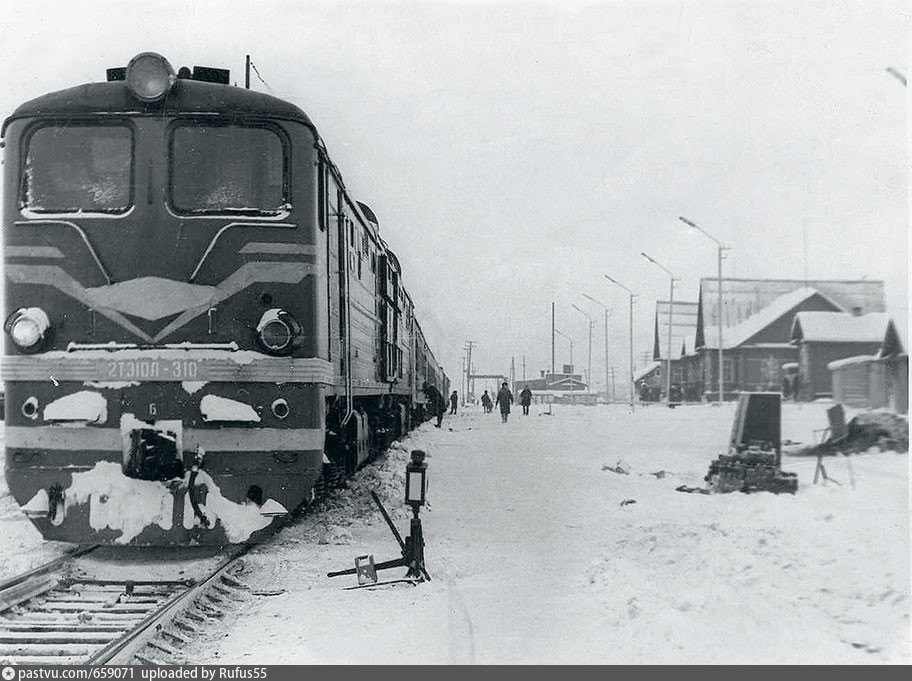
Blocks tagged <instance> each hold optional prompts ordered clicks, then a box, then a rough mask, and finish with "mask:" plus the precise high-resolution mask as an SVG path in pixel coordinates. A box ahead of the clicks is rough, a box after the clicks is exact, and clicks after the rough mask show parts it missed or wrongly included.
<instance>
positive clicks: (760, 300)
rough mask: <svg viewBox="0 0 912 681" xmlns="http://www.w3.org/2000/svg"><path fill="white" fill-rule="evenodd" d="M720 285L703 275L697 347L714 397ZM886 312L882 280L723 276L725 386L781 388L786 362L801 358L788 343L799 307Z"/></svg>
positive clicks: (708, 393) (733, 389)
mask: <svg viewBox="0 0 912 681" xmlns="http://www.w3.org/2000/svg"><path fill="white" fill-rule="evenodd" d="M718 293H719V286H718V280H717V279H715V278H704V279H701V280H700V293H699V300H698V302H697V328H696V335H695V339H694V346H695V348H696V350H697V352H698V354H699V360H698V361H697V362H696V368H697V373H698V375H699V376H700V377H701V378H702V383H703V386H702V390H703V394H704V396H705V397H706V398H707V399H713V398H714V396H715V395H716V393H717V390H718V380H719V378H718V352H719V345H720V343H719V338H718V336H719V332H718V323H719V319H720V310H719V302H718ZM856 308H858V309H859V310H860V311H861V312H862V313H869V312H883V311H884V309H885V305H884V285H883V282H882V281H869V280H861V281H820V280H814V281H806V282H805V281H802V280H794V279H722V310H721V319H722V343H721V345H722V358H723V371H724V373H723V388H724V394H725V397H726V398H730V397H731V396H732V395H733V394H735V393H737V392H739V391H743V390H779V389H780V388H781V382H782V374H783V371H782V365H784V364H787V363H791V362H798V350H797V348H796V346H795V345H793V344H791V343H790V342H789V339H790V332H791V328H792V323H793V321H794V319H795V315H796V314H798V313H799V312H840V313H846V312H849V311H851V310H853V309H856Z"/></svg>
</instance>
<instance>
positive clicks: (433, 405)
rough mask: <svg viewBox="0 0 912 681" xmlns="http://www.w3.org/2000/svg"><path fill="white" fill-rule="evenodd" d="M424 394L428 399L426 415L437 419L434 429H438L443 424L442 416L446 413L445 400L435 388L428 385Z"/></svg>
mask: <svg viewBox="0 0 912 681" xmlns="http://www.w3.org/2000/svg"><path fill="white" fill-rule="evenodd" d="M424 394H425V395H427V399H428V413H429V414H430V415H431V416H436V417H437V423H435V424H434V426H435V427H436V428H440V424H441V423H443V415H444V414H445V413H446V398H445V397H444V396H443V395H441V394H440V391H439V390H437V386H433V385H428V386H426V387H425V388H424Z"/></svg>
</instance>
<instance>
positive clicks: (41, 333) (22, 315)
mask: <svg viewBox="0 0 912 681" xmlns="http://www.w3.org/2000/svg"><path fill="white" fill-rule="evenodd" d="M50 328H51V321H50V320H49V319H48V316H47V314H46V313H45V311H44V310H42V309H41V308H40V307H23V308H19V309H18V310H16V311H15V312H14V313H13V314H12V315H10V318H9V319H7V321H6V330H7V332H8V333H9V335H10V337H12V339H13V342H14V343H15V344H16V345H18V346H19V347H20V348H22V349H29V348H34V347H36V346H37V345H38V344H39V343H40V342H41V341H42V340H43V339H44V337H45V335H47V332H48V329H50Z"/></svg>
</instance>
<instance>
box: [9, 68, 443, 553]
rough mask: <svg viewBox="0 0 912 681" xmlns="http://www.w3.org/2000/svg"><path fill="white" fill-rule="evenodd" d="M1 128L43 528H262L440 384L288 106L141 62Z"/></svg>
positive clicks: (44, 100)
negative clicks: (431, 388) (428, 389)
mask: <svg viewBox="0 0 912 681" xmlns="http://www.w3.org/2000/svg"><path fill="white" fill-rule="evenodd" d="M2 135H3V139H4V143H5V151H4V163H5V173H4V192H3V196H4V206H3V245H4V259H5V260H4V262H5V276H6V292H5V310H6V312H5V315H6V321H5V326H4V330H5V332H6V334H7V336H6V351H5V355H4V356H3V358H2V375H3V380H4V386H5V397H6V443H5V444H6V456H5V472H6V480H7V483H8V485H9V489H10V491H11V492H12V495H13V497H14V498H15V499H16V501H17V502H18V503H19V504H20V506H21V507H22V509H23V511H24V512H25V513H26V514H27V515H28V516H29V517H30V518H31V519H32V521H33V522H34V524H35V525H36V526H37V528H38V529H39V530H40V531H41V533H42V534H43V535H44V536H45V537H46V538H48V539H55V540H64V541H70V542H76V543H112V544H131V545H189V544H228V543H238V542H245V541H250V540H255V539H256V538H257V537H259V536H263V533H264V532H265V531H266V530H267V528H269V527H270V526H272V525H274V524H275V523H277V522H279V521H280V519H281V518H283V517H285V516H286V515H287V514H288V513H290V512H291V511H293V510H294V509H295V508H297V507H299V506H300V505H301V504H304V503H307V502H308V501H309V500H310V499H312V497H313V494H314V489H315V485H316V484H317V483H318V480H319V479H320V478H321V476H324V475H326V472H327V471H328V470H329V469H332V470H333V471H335V472H336V473H338V472H339V471H343V472H345V473H351V472H353V471H354V470H355V469H356V468H357V467H358V466H359V465H361V464H362V463H363V462H364V461H365V460H366V459H367V458H368V457H369V456H370V453H371V452H372V451H374V450H375V449H376V448H377V447H379V446H382V445H383V444H384V442H385V441H388V440H390V439H392V438H394V437H396V436H398V435H400V434H403V433H405V432H406V431H408V429H409V428H410V427H412V425H413V424H415V423H416V422H417V421H419V420H421V419H423V418H424V417H425V416H426V415H427V413H428V409H427V401H428V396H427V394H426V392H425V390H426V389H427V386H434V387H435V388H436V389H437V391H439V392H440V393H442V394H443V395H446V394H447V393H448V390H449V381H448V379H447V377H446V375H445V374H444V372H443V370H442V368H441V367H440V365H439V364H438V363H437V361H436V360H435V358H434V355H433V353H432V352H431V350H430V348H429V347H428V343H427V342H426V340H425V337H424V335H423V334H422V331H421V327H420V326H419V324H418V320H417V319H416V317H415V309H414V305H413V303H412V300H411V299H410V297H409V294H408V292H407V291H406V290H405V288H404V287H403V281H402V279H403V277H402V269H401V266H400V263H399V261H398V259H397V258H396V256H395V255H394V254H393V252H392V251H391V250H390V248H389V247H388V246H387V245H386V243H385V242H384V241H383V239H382V238H381V237H380V234H379V227H378V222H377V218H376V217H375V215H374V213H373V212H372V211H371V210H370V209H369V208H368V207H367V206H366V205H364V204H362V203H359V202H358V201H355V200H354V199H353V198H352V197H351V196H350V195H349V193H348V191H347V190H346V187H345V185H344V183H343V181H342V176H341V174H340V173H339V170H338V168H337V167H336V165H335V164H334V163H333V162H332V160H331V159H330V157H329V155H328V153H327V150H326V147H325V145H324V143H323V141H322V140H321V138H320V135H319V134H318V132H317V130H316V128H315V126H314V125H313V123H312V122H311V121H310V119H309V118H308V117H307V115H306V114H305V113H304V112H303V111H301V110H300V109H299V108H297V107H296V106H294V105H292V104H290V103H288V102H285V101H282V100H280V99H277V98H275V97H271V96H268V95H265V94H262V93H259V92H255V91H252V90H247V89H243V88H238V87H233V86H231V85H230V84H229V81H228V72H227V71H225V70H221V69H211V68H202V67H193V69H192V70H190V69H188V68H186V67H184V68H181V69H180V71H179V72H177V73H175V71H174V69H173V68H172V67H171V65H170V64H169V63H168V62H167V60H165V59H164V58H163V57H161V56H160V55H158V54H154V53H150V52H147V53H143V54H140V55H138V56H136V57H135V58H133V59H132V60H131V61H130V63H129V65H128V66H127V67H126V68H125V69H123V68H116V69H109V70H108V73H107V81H106V82H100V83H89V84H86V85H79V86H77V87H73V88H70V89H67V90H62V91H59V92H53V93H50V94H47V95H44V96H42V97H39V98H37V99H34V100H32V101H29V102H26V103H25V104H22V105H21V106H20V107H19V108H18V109H16V111H15V112H13V114H12V115H11V116H10V117H9V118H7V119H6V121H5V122H4V124H3V128H2ZM431 393H433V391H431Z"/></svg>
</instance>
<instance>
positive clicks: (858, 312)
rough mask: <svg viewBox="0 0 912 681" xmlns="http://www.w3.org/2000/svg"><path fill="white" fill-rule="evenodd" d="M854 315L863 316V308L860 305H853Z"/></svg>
mask: <svg viewBox="0 0 912 681" xmlns="http://www.w3.org/2000/svg"><path fill="white" fill-rule="evenodd" d="M852 316H854V317H860V316H861V308H860V307H853V308H852Z"/></svg>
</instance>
